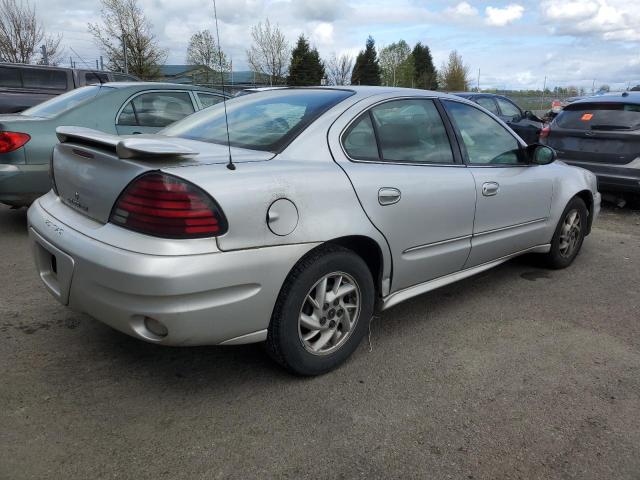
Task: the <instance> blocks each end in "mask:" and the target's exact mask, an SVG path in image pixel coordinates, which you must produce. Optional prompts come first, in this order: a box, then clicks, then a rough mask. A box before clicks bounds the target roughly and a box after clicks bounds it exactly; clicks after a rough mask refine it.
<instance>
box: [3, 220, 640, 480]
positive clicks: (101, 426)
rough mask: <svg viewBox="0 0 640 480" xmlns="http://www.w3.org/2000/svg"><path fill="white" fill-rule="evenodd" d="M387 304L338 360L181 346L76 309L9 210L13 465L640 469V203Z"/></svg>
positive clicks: (556, 471)
mask: <svg viewBox="0 0 640 480" xmlns="http://www.w3.org/2000/svg"><path fill="white" fill-rule="evenodd" d="M535 265H536V260H535V258H530V257H529V258H523V259H516V260H514V261H511V262H508V263H506V264H504V265H502V266H500V267H498V268H497V269H494V270H492V271H489V272H486V273H484V274H481V275H480V276H477V277H474V278H471V279H468V280H466V281H463V282H461V283H458V284H455V285H451V286H449V287H445V288H442V289H440V290H438V291H435V292H432V293H430V294H427V295H424V296H422V297H419V298H416V299H413V300H411V301H409V302H406V303H404V304H402V305H399V306H397V307H395V308H393V309H391V310H388V311H386V312H385V313H384V314H382V315H380V316H379V317H376V318H375V319H374V321H373V323H372V328H371V341H370V344H367V343H366V342H365V343H364V344H363V345H362V346H361V348H360V349H359V350H358V351H357V352H356V354H355V355H354V356H353V357H352V358H351V359H350V360H349V361H348V362H347V363H346V364H345V365H344V366H343V367H342V368H340V369H339V370H337V371H335V372H333V373H330V374H328V375H325V376H323V377H319V378H312V379H300V378H295V377H292V376H290V375H288V374H286V373H285V372H283V371H282V370H281V369H280V368H278V367H277V366H275V365H274V364H273V363H272V362H271V361H270V360H269V359H268V358H267V357H266V355H265V354H264V353H263V351H262V349H261V348H260V347H259V346H255V345H254V346H244V347H226V348H224V347H209V348H166V347H159V346H155V345H149V344H146V343H143V342H140V341H137V340H134V339H132V338H129V337H126V336H124V335H122V334H120V333H117V332H116V331H114V330H111V329H110V328H109V327H106V326H104V325H102V324H100V323H98V322H96V321H94V320H92V319H91V318H88V317H86V316H83V315H80V314H76V313H73V312H70V311H68V310H66V309H65V308H64V307H62V306H60V305H58V304H57V303H56V302H55V301H54V300H53V298H51V297H50V296H49V295H48V293H47V292H46V291H45V289H44V287H43V286H42V285H41V284H40V281H39V280H38V278H37V277H36V274H35V270H34V267H33V263H32V259H31V257H30V254H29V250H28V244H27V236H26V232H25V211H24V210H18V211H16V210H8V209H5V208H2V207H0V272H1V273H2V274H1V275H0V292H1V293H0V339H1V341H0V365H2V370H1V373H0V478H2V479H11V480H17V479H23V478H24V479H26V478H33V479H45V478H55V479H88V478H91V479H101V478H122V479H128V478H132V479H147V478H148V479H161V478H168V479H177V478H185V479H187V478H188V479H200V478H203V479H204V478H206V479H215V478H237V479H249V478H295V479H298V478H356V477H363V478H421V479H424V478H434V479H446V478H454V479H458V478H460V479H502V478H504V479H507V478H513V479H516V478H522V479H537V478H579V479H612V478H616V479H627V478H628V479H638V478H640V415H639V412H640V321H639V320H640V289H639V288H638V280H640V269H639V267H640V213H638V212H633V211H630V210H614V209H607V210H605V211H604V212H603V215H602V217H601V218H600V221H599V222H598V223H597V225H596V226H595V228H594V231H593V234H592V235H591V236H590V237H588V239H587V240H586V242H585V244H584V247H583V251H582V253H581V255H580V256H579V257H578V258H577V260H576V262H575V263H574V265H573V266H572V267H570V268H569V269H566V270H563V271H547V270H543V269H539V268H536V266H535Z"/></svg>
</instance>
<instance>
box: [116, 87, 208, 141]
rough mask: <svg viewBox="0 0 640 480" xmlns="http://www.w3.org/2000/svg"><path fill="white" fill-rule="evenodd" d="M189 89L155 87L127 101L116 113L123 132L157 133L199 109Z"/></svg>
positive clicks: (118, 124) (120, 129) (117, 122)
mask: <svg viewBox="0 0 640 480" xmlns="http://www.w3.org/2000/svg"><path fill="white" fill-rule="evenodd" d="M195 110H196V109H195V107H194V103H193V98H192V97H191V94H190V93H189V92H187V91H176V90H154V91H148V92H143V93H138V94H136V95H134V96H133V97H131V98H130V99H129V100H127V101H126V102H125V104H124V105H123V107H122V109H121V110H120V112H119V113H118V115H117V117H116V130H117V132H118V134H119V135H131V134H136V133H156V132H158V131H159V130H161V129H163V128H164V127H166V126H168V125H171V124H172V123H173V122H176V121H178V120H181V119H183V118H184V117H186V116H188V115H191V114H192V113H193V112H195Z"/></svg>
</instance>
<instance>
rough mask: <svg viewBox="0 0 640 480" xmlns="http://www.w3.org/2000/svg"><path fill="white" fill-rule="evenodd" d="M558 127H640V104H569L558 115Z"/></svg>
mask: <svg viewBox="0 0 640 480" xmlns="http://www.w3.org/2000/svg"><path fill="white" fill-rule="evenodd" d="M556 124H557V125H558V126H559V127H560V128H571V129H575V130H636V129H638V128H640V105H638V104H632V103H578V104H571V105H568V106H567V107H565V109H564V110H563V111H562V112H561V113H560V115H558V118H557V119H556Z"/></svg>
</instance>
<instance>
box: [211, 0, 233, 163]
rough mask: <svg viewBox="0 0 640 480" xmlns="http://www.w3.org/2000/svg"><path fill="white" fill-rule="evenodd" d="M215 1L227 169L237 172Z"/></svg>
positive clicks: (216, 11) (215, 11)
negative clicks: (225, 130) (230, 135)
mask: <svg viewBox="0 0 640 480" xmlns="http://www.w3.org/2000/svg"><path fill="white" fill-rule="evenodd" d="M212 1H213V17H214V18H215V21H216V39H217V41H218V60H219V62H220V78H221V79H222V104H223V106H224V123H225V126H226V128H227V147H228V148H229V163H227V168H228V169H229V170H235V169H236V166H235V165H234V163H233V159H232V158H231V140H230V138H229V117H228V116H227V95H226V93H225V92H224V66H223V65H222V48H221V47H220V31H219V30H218V10H217V9H216V0H212Z"/></svg>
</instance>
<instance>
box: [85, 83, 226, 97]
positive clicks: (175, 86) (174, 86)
mask: <svg viewBox="0 0 640 480" xmlns="http://www.w3.org/2000/svg"><path fill="white" fill-rule="evenodd" d="M92 85H104V86H107V87H111V88H118V89H125V88H130V89H133V90H156V89H159V90H193V91H198V92H207V93H215V94H218V95H222V91H220V90H216V89H213V88H208V87H201V86H199V85H184V84H180V83H169V82H104V83H102V84H100V83H98V82H96V83H93V84H92ZM225 95H229V94H228V93H227V92H225Z"/></svg>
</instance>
